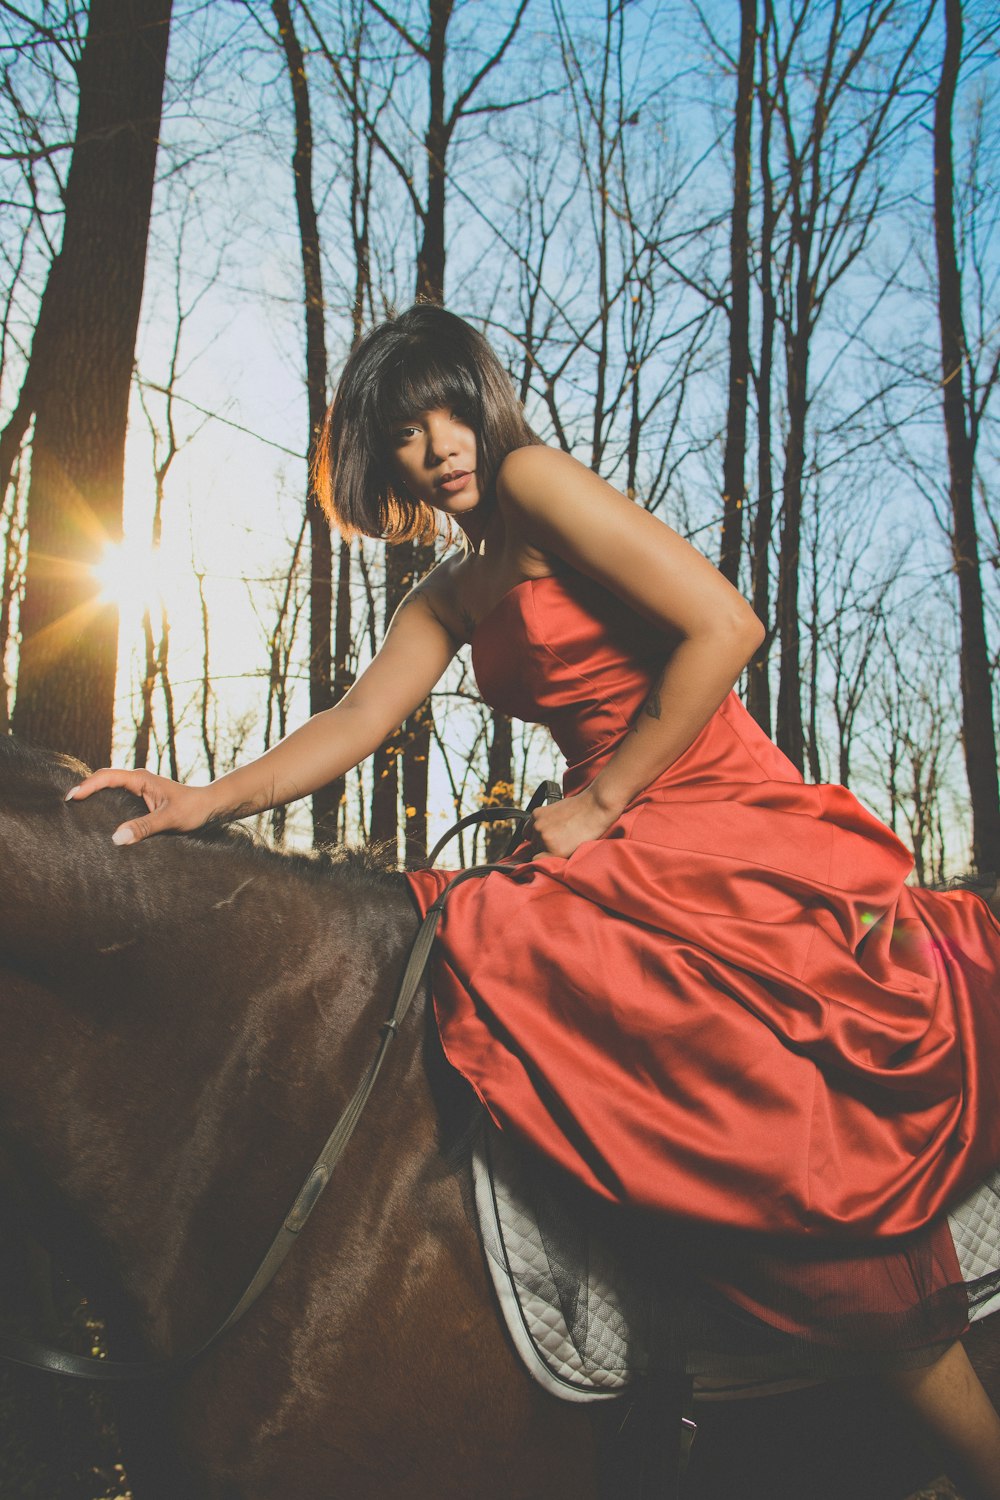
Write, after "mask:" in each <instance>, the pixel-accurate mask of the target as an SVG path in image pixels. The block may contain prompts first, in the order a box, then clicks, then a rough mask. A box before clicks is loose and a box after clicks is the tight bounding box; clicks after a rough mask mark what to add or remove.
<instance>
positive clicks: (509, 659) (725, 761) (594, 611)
mask: <svg viewBox="0 0 1000 1500" xmlns="http://www.w3.org/2000/svg"><path fill="white" fill-rule="evenodd" d="M672 644H673V643H672V642H671V640H670V639H669V637H668V636H666V635H665V634H664V632H663V631H662V630H660V629H658V628H657V627H656V626H654V625H652V624H649V623H648V622H647V621H645V620H644V619H643V618H642V617H641V616H640V615H638V614H636V612H635V611H634V610H633V609H631V608H629V606H628V605H626V604H624V603H623V602H622V601H621V600H620V599H618V598H617V597H616V596H615V595H614V594H612V593H609V592H608V590H607V589H604V588H602V587H601V586H600V584H598V583H595V582H594V581H593V580H592V579H590V578H586V577H584V576H583V575H581V574H579V573H569V572H567V573H553V574H546V575H544V576H542V577H540V578H528V579H524V580H523V581H522V582H521V583H519V584H516V585H515V586H514V588H512V589H511V590H510V591H509V592H508V593H506V594H504V595H503V596H502V597H501V599H500V600H499V602H498V603H497V604H496V605H495V606H494V608H493V609H491V610H490V611H489V613H488V614H486V615H485V616H484V617H483V619H482V620H480V622H479V624H478V626H477V627H476V630H475V633H474V635H473V638H472V663H473V668H474V670H475V674H476V682H477V683H478V685H479V691H480V692H481V694H482V696H483V697H484V698H485V700H486V702H487V703H489V704H490V706H491V707H492V708H495V709H499V710H500V711H501V712H502V713H507V714H510V715H512V716H513V717H514V718H516V719H521V720H523V721H525V722H526V723H530V724H545V725H546V726H547V728H548V729H549V730H550V732H551V734H552V737H553V739H554V740H555V742H556V744H557V745H558V747H559V749H560V751H561V752H562V754H563V755H564V756H565V758H566V762H567V771H566V775H565V778H564V784H565V789H566V792H567V793H568V794H572V793H573V792H577V791H579V790H580V789H581V787H583V786H586V784H587V782H588V781H590V780H591V778H592V777H593V776H594V775H596V773H597V771H598V770H599V769H600V768H601V766H602V765H603V764H604V762H605V761H606V760H607V758H608V756H609V755H610V754H611V753H612V752H613V750H614V749H615V747H616V746H617V745H618V743H619V741H620V740H621V738H622V736H623V735H625V734H627V733H628V731H629V730H630V728H631V727H632V725H633V724H634V723H635V721H636V719H637V717H638V715H639V714H640V713H641V711H642V705H643V703H644V702H645V701H646V699H647V696H648V694H649V692H650V689H651V687H653V685H654V683H655V681H656V679H657V677H658V675H659V673H660V670H661V669H662V666H663V663H664V661H665V660H666V659H667V657H668V655H669V653H670V650H671V648H672ZM748 777H749V779H750V780H753V781H761V780H767V781H779V782H787V781H792V782H796V783H800V782H801V779H802V778H801V777H800V776H799V774H798V772H797V771H796V770H795V768H794V766H793V765H792V764H791V762H790V761H789V760H788V759H787V758H786V757H785V756H784V755H783V754H782V753H781V752H780V751H779V750H778V748H777V746H776V745H774V743H773V742H772V741H771V740H770V739H769V738H768V737H767V735H765V734H764V733H763V732H762V731H761V730H760V729H759V727H758V726H757V724H756V723H755V722H754V720H753V719H752V718H751V717H750V715H749V714H748V713H747V712H746V710H745V709H744V707H743V705H742V704H741V703H740V701H739V699H738V698H737V697H736V696H735V694H730V695H729V696H728V697H727V699H726V700H725V702H724V703H723V704H722V706H721V707H720V708H719V710H718V712H717V713H716V714H715V715H714V716H713V718H712V720H711V721H710V722H709V724H707V725H706V727H705V729H704V730H703V731H702V732H701V734H700V735H699V736H698V738H697V739H696V740H695V742H694V744H692V745H691V747H690V748H689V749H688V750H687V751H685V753H684V754H683V755H681V756H680V757H679V758H678V759H677V760H676V761H675V762H674V764H673V765H672V766H671V767H670V768H669V770H668V771H666V772H665V773H664V774H663V775H662V776H661V777H658V778H657V781H656V783H655V784H654V789H661V790H662V789H665V788H666V787H668V786H671V785H673V786H680V785H690V784H691V783H692V781H694V782H697V783H698V785H699V786H701V787H703V788H704V787H705V786H706V784H709V783H712V782H714V783H716V785H717V786H718V787H720V788H721V787H723V786H726V785H732V784H733V783H734V782H737V781H739V782H743V781H746V780H747V779H748Z"/></svg>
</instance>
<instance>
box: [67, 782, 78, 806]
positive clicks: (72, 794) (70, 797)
mask: <svg viewBox="0 0 1000 1500" xmlns="http://www.w3.org/2000/svg"><path fill="white" fill-rule="evenodd" d="M79 790H80V788H79V787H78V786H71V787H70V789H69V791H68V792H67V793H66V801H67V802H75V801H76V794H77V792H78V791H79Z"/></svg>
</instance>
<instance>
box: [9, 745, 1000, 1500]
mask: <svg viewBox="0 0 1000 1500" xmlns="http://www.w3.org/2000/svg"><path fill="white" fill-rule="evenodd" d="M83 774H84V768H83V767H81V766H80V765H78V764H77V763H76V762H74V761H71V760H69V759H68V758H66V757H63V756H58V755H55V754H50V753H48V752H41V751H32V750H28V749H26V748H24V747H22V746H20V745H18V744H17V743H16V742H15V741H14V740H13V739H11V738H9V737H0V877H2V881H3V895H2V901H0V1025H2V1036H3V1045H2V1047H0V1191H2V1194H3V1199H4V1201H5V1202H10V1201H16V1203H17V1204H18V1205H19V1208H20V1209H21V1210H22V1211H23V1212H24V1213H25V1214H26V1215H28V1217H29V1220H30V1223H31V1225H32V1228H33V1232H34V1233H35V1235H36V1236H37V1238H38V1239H39V1240H40V1241H41V1242H42V1243H44V1244H46V1245H48V1246H49V1247H50V1248H51V1249H52V1251H53V1253H54V1254H55V1255H56V1257H57V1259H58V1261H59V1263H60V1265H61V1267H62V1268H63V1269H65V1270H66V1271H67V1272H68V1273H69V1274H71V1275H72V1277H73V1279H74V1281H75V1282H76V1283H77V1284H78V1285H80V1286H82V1287H83V1288H85V1289H86V1290H87V1292H88V1295H92V1296H94V1298H95V1299H96V1301H97V1302H98V1305H99V1306H100V1307H101V1308H102V1311H103V1313H104V1315H105V1316H106V1322H107V1328H108V1333H109V1338H110V1343H111V1350H112V1353H113V1354H114V1355H115V1356H116V1357H122V1356H124V1357H131V1358H134V1357H143V1358H151V1359H159V1360H166V1359H170V1358H171V1357H173V1356H177V1355H182V1354H184V1353H185V1352H186V1351H188V1350H191V1349H193V1348H197V1347H198V1346H199V1345H200V1343H201V1342H202V1341H203V1340H204V1338H205V1337H206V1335H207V1334H208V1333H209V1331H210V1330H211V1329H213V1328H214V1327H215V1326H216V1325H217V1324H218V1323H219V1322H220V1321H221V1320H222V1318H223V1317H224V1316H225V1314H226V1313H227V1312H228V1310H229V1309H230V1307H231V1306H232V1304H233V1303H234V1301H235V1300H236V1298H237V1296H238V1295H239V1294H240V1292H241V1291H242V1290H243V1288H244V1286H245V1285H246V1284H247V1282H248V1281H249V1280H250V1278H251V1276H252V1275H253V1272H254V1270H255V1268H256V1266H257V1264H258V1262H259V1260H260V1258H261V1256H262V1254H263V1253H264V1251H265V1250H266V1248H267V1246H268V1244H269V1243H270V1241H271V1238H272V1236H273V1234H274V1231H275V1229H276V1228H277V1226H278V1225H279V1224H280V1223H281V1222H282V1220H283V1218H284V1216H285V1214H286V1213H287V1211H288V1208H289V1204H290V1202H291V1200H292V1198H293V1197H294V1195H295V1193H296V1192H297V1190H298V1188H299V1186H300V1184H301V1183H302V1181H303V1179H304V1178H305V1176H306V1174H307V1173H308V1171H309V1169H310V1167H311V1166H312V1163H313V1161H314V1159H315V1157H316V1153H317V1150H318V1149H319V1147H320V1146H321V1145H322V1144H323V1142H324V1140H325V1138H326V1135H327V1133H328V1132H329V1130H330V1127H331V1125H332V1123H333V1122H334V1121H335V1120H336V1118H337V1117H338V1115H339V1114H340V1112H341V1110H342V1109H343V1107H344V1105H345V1103H346V1101H347V1100H348V1099H349V1098H350V1096H351V1094H352V1093H353V1091H354V1088H355V1086H356V1084H357V1082H358V1080H359V1079H360V1078H361V1076H362V1075H363V1073H364V1071H365V1068H366V1066H367V1065H368V1063H369V1062H370V1060H371V1057H372V1054H373V1052H374V1049H375V1046H376V1043H377V1039H378V1035H379V1029H380V1025H381V1023H382V1022H383V1020H384V1018H385V1016H386V1015H387V1014H388V1012H389V1010H390V1007H391V1003H392V999H393V996H394V994H395V992H396V988H397V985H398V982H399V979H400V975H401V973H402V970H403V968H404V966H405V963H406V959H407V955H408V953H409V950H410V947H411V944H412V941H413V938H414V935H415V933H416V931H417V925H418V924H417V917H416V914H415V911H414V908H413V906H412V904H411V901H410V898H409V896H408V894H407V889H406V886H405V882H404V880H403V878H402V877H401V876H400V875H399V874H398V873H395V872H392V871H387V870H385V869H384V868H381V867H380V866H379V865H378V863H377V862H375V861H373V860H372V859H371V858H370V857H366V856H364V855H360V854H358V855H353V856H348V855H345V854H343V853H337V852H333V853H329V854H295V853H287V852H278V851H275V850H274V849H272V848H270V847H268V846H266V845H264V844H261V843H259V842H257V841H255V840H253V839H251V838H250V837H249V836H248V835H245V834H242V833H241V832H240V831H239V830H237V829H216V830H209V831H206V832H202V833H199V834H197V835H184V836H165V837H160V838H156V839H152V840H149V841H148V842H145V843H142V844H140V845H138V846H137V847H134V848H132V849H125V850H120V849H116V848H115V847H114V846H113V845H112V844H111V841H110V835H111V832H112V830H113V829H114V828H115V827H116V826H117V824H118V823H120V822H121V821H122V820H123V819H124V818H127V817H131V816H135V813H136V803H135V801H134V799H132V798H131V797H129V796H128V795H127V794H126V793H123V792H117V791H115V792H112V791H108V792H103V793H100V794H98V795H96V796H94V797H93V798H90V799H88V800H86V801H85V802H82V803H74V804H72V805H67V803H66V801H65V794H66V792H67V791H68V789H69V788H70V787H71V786H72V785H74V784H75V783H76V782H77V781H78V780H79V779H80V777H81V776H82V775H83ZM474 1108H475V1106H474V1101H473V1100H472V1096H471V1092H470V1091H469V1090H468V1088H467V1086H466V1085H465V1084H464V1082H463V1081H462V1080H461V1079H459V1078H458V1076H457V1075H456V1074H454V1073H453V1072H452V1071H451V1069H450V1068H449V1067H448V1065H447V1063H446V1062H445V1060H444V1058H443V1055H442V1053H441V1050H440V1044H439V1042H438V1040H437V1032H436V1028H435V1027H434V1026H433V1024H429V1000H428V996H427V994H426V992H425V991H424V990H421V992H420V993H419V994H418V996H417V999H416V1000H415V1002H414V1006H413V1008H412V1010H411V1011H410V1014H409V1016H408V1017H407V1019H406V1022H405V1024H404V1025H403V1026H402V1027H401V1028H400V1032H399V1035H398V1037H397V1039H396V1041H395V1043H394V1046H393V1048H392V1050H391V1051H390V1053H389V1056H388V1060H387V1062H386V1066H385V1068H384V1070H383V1072H382V1075H381V1077H380V1079H379V1081H378V1084H377V1086H376V1089H375V1091H374V1093H373V1095H372V1097H371V1099H370V1101H369V1103H368V1105H367V1108H366V1110H365V1112H364V1114H363V1115H362V1117H361V1120H360V1123H359V1125H358V1128H357V1132H356V1134H355V1136H354V1137H353V1139H352V1140H351V1143H350V1145H349V1147H348V1149H347V1151H346V1153H345V1155H344V1157H343V1159H342V1160H341V1161H340V1163H339V1164H338V1166H337V1168H336V1170H335V1172H334V1174H333V1178H332V1181H331V1184H330V1186H329V1187H328V1188H327V1190H326V1193H325V1194H324V1196H323V1197H322V1198H321V1199H320V1201H319V1203H318V1206H317V1207H316V1210H315V1212H314V1213H313V1215H312V1217H311V1218H310V1220H309V1222H308V1224H307V1226H306V1227H305V1229H304V1230H303V1231H302V1233H301V1235H300V1236H299V1240H298V1243H297V1244H296V1245H295V1248H294V1250H293V1251H292V1253H291V1254H290V1256H289V1257H288V1259H287V1260H286V1261H285V1262H284V1264H283V1266H282V1268H281V1271H280V1273H279V1275H278V1276H277V1277H276V1278H275V1280H274V1281H273V1282H272V1283H271V1285H270V1286H269V1287H268V1288H267V1290H266V1292H265V1293H264V1295H263V1296H262V1297H261V1298H260V1300H259V1301H257V1302H256V1303H255V1304H254V1306H253V1307H252V1309H251V1310H250V1311H249V1312H248V1313H247V1314H246V1315H245V1317H244V1318H243V1319H242V1320H241V1321H240V1322H239V1323H237V1324H236V1326H235V1327H234V1328H232V1329H231V1330H230V1331H229V1332H228V1333H226V1335H225V1336H224V1337H223V1338H222V1339H221V1340H219V1341H218V1342H217V1343H215V1344H214V1345H213V1346H212V1347H211V1348H210V1349H209V1350H208V1352H207V1353H205V1354H204V1355H203V1356H202V1357H201V1358H200V1359H198V1360H196V1361H195V1362H194V1363H193V1364H191V1365H189V1366H186V1367H184V1368H181V1369H179V1370H177V1371H176V1372H175V1373H173V1374H172V1375H170V1376H169V1377H168V1378H166V1379H163V1380H160V1381H156V1382H151V1383H148V1384H143V1385H141V1386H135V1387H130V1388H127V1389H124V1390H123V1391H122V1392H121V1393H120V1394H119V1396H118V1399H117V1410H118V1418H119V1427H120V1431H121V1435H122V1442H123V1449H124V1457H125V1461H126V1466H127V1469H128V1474H129V1478H130V1482H131V1485H132V1487H133V1491H134V1494H135V1496H136V1500H177V1497H178V1496H181V1495H183V1496H184V1497H185V1500H278V1497H279V1496H280V1497H284V1496H285V1495H288V1494H293V1495H295V1496H297V1497H298V1500H338V1497H344V1500H348V1497H349V1500H404V1497H405V1500H432V1497H433V1500H473V1497H474V1500H563V1497H566V1500H569V1497H570V1496H572V1497H573V1500H598V1495H599V1493H600V1494H607V1492H608V1491H607V1483H606V1475H605V1480H604V1481H602V1480H601V1478H600V1477H599V1474H600V1468H601V1458H600V1439H601V1419H600V1418H596V1419H595V1418H594V1417H592V1416H591V1414H590V1412H589V1411H588V1410H587V1409H586V1408H584V1407H581V1406H579V1405H573V1404H569V1403H565V1402H561V1401H559V1400H557V1399H555V1398H554V1397H553V1396H551V1395H549V1394H548V1393H547V1392H546V1391H544V1390H543V1389H542V1388H541V1387H540V1386H538V1385H537V1384H535V1382H534V1381H533V1380H532V1379H531V1378H530V1376H529V1375H528V1374H527V1372H526V1371H525V1370H524V1368H523V1367H522V1365H521V1364H520V1363H519V1361H518V1359H517V1357H516V1356H515V1354H514V1352H513V1351H512V1349H511V1347H510V1345H509V1343H508V1341H507V1338H506V1336H505V1334H504V1333H503V1332H502V1330H501V1327H500V1324H499V1321H498V1317H497V1313H496V1309H495V1304H494V1299H493V1293H492V1289H491V1286H490V1284H489V1279H488V1275H487V1270H486V1267H485V1263H484V1256H483V1251H482V1248H481V1245H480V1242H479V1238H478V1233H477V1229H476V1225H475V1216H474V1212H473V1208H472V1202H471V1193H470V1184H469V1173H468V1164H467V1157H468V1149H467V1148H468V1140H469V1133H470V1127H471V1126H472V1125H473V1124H474V1121H475V1114H474ZM995 1321H998V1322H1000V1320H995ZM993 1347H994V1348H995V1347H996V1343H995V1340H994V1343H993ZM753 1404H754V1405H756V1404H757V1403H753ZM606 1425H607V1424H606V1422H605V1426H606ZM696 1451H697V1445H696ZM693 1467H695V1468H697V1465H694V1466H693ZM745 1492H746V1493H750V1491H749V1490H747V1491H745ZM619 1493H620V1494H621V1495H622V1496H624V1495H625V1494H626V1493H627V1494H630V1495H631V1494H632V1493H633V1492H632V1491H626V1490H621V1491H620V1492H619ZM693 1493H695V1494H697V1493H699V1492H698V1491H697V1490H695V1491H694V1492H693ZM704 1493H705V1494H708V1491H707V1490H706V1491H704ZM815 1493H818V1490H816V1491H815Z"/></svg>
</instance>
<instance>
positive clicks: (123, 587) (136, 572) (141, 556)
mask: <svg viewBox="0 0 1000 1500" xmlns="http://www.w3.org/2000/svg"><path fill="white" fill-rule="evenodd" d="M93 573H94V577H95V578H96V579H97V582H98V584H99V585H100V594H99V597H100V599H101V601H102V603H104V604H113V605H115V606H116V608H117V609H118V612H119V614H120V615H121V616H122V618H123V619H128V620H136V621H137V620H140V619H141V618H142V616H143V615H144V614H145V612H146V611H147V610H149V611H150V613H153V612H155V611H157V610H158V609H159V607H160V603H161V599H162V562H161V557H160V553H159V551H158V550H157V549H156V548H154V547H151V546H150V545H149V543H148V542H145V543H143V542H137V541H134V540H133V539H132V538H130V537H124V538H123V539H122V540H121V541H120V542H108V543H107V544H106V546H105V548H104V551H103V552H102V553H101V556H100V557H99V558H98V560H97V562H96V563H94V565H93Z"/></svg>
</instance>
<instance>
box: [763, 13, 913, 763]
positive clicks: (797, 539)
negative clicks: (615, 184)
mask: <svg viewBox="0 0 1000 1500" xmlns="http://www.w3.org/2000/svg"><path fill="white" fill-rule="evenodd" d="M765 3H766V15H767V32H768V36H769V39H770V47H771V66H772V69H773V74H772V77H773V84H772V87H773V101H774V103H773V109H774V118H775V119H776V120H777V121H778V122H779V128H780V130H781V134H782V144H783V149H784V159H785V174H784V180H783V184H782V188H783V214H784V244H783V247H782V249H781V251H780V254H781V257H782V259H781V271H780V275H781V282H780V286H781V293H782V295H781V298H780V301H779V304H778V316H779V320H780V323H781V327H782V332H783V336H784V354H785V401H786V423H787V425H786V434H785V442H784V472H783V478H782V511H781V533H780V542H779V556H778V595H777V619H776V625H777V630H778V633H779V635H780V641H781V660H780V675H779V683H778V704H777V740H778V744H779V745H780V747H781V748H782V749H783V750H784V751H785V753H786V755H788V757H789V759H790V760H791V761H792V763H793V764H794V765H796V766H797V767H799V769H800V770H801V769H802V767H803V751H804V739H803V726H802V701H801V700H802V694H801V661H800V610H799V572H800V549H801V536H802V515H803V497H804V485H803V481H804V476H805V458H806V429H807V422H808V417H809V407H810V399H811V393H810V355H811V350H812V344H813V335H814V333H815V330H816V327H817V324H818V323H819V320H820V318H821V316H822V313H823V310H824V305H825V304H826V302H827V300H828V298H829V294H830V292H831V291H832V290H833V288H834V287H836V286H837V285H838V284H839V283H840V282H841V281H842V280H843V278H844V277H845V275H846V274H847V273H848V272H849V271H850V269H851V267H852V266H854V265H855V263H856V262H857V261H858V258H859V257H860V256H861V254H862V253H863V251H864V250H865V247H866V245H867V244H868V241H869V238H870V236H871V233H872V230H873V228H874V226H875V224H876V222H877V215H878V210H879V207H880V203H881V199H882V188H881V184H880V182H879V179H878V176H877V173H876V172H875V170H874V168H875V166H876V164H877V162H878V160H879V156H880V153H882V152H883V151H884V150H885V148H886V147H887V145H888V144H889V143H890V142H892V141H893V140H897V139H898V138H899V136H900V134H901V132H902V131H903V129H904V128H905V126H906V125H907V124H908V122H909V120H910V119H912V117H913V114H914V111H915V109H916V105H915V104H913V103H912V102H910V101H909V100H907V99H905V97H904V96H905V84H906V82H907V80H908V78H909V76H910V74H911V72H912V70H913V67H914V61H913V60H914V53H915V51H916V49H917V46H918V44H919V42H920V40H921V38H922V36H923V34H924V32H925V30H926V28H927V26H928V24H929V22H930V18H931V15H932V12H933V6H932V5H927V6H926V7H925V8H924V11H923V13H922V14H921V15H920V16H919V18H918V20H917V23H916V24H915V25H914V26H913V27H912V28H911V29H910V31H909V34H908V35H906V36H905V38H904V41H903V44H902V46H900V47H899V48H898V50H897V53H896V56H895V58H894V60H893V61H891V62H890V63H889V65H888V67H886V68H885V69H884V76H883V79H882V81H881V84H880V88H879V90H878V94H877V97H876V100H875V103H874V108H872V107H870V104H869V100H868V97H867V93H866V95H865V99H864V104H863V105H862V103H861V100H860V99H859V98H858V97H857V95H856V93H855V90H856V88H857V87H858V86H859V85H860V82H861V78H860V75H861V72H862V70H863V69H868V68H874V67H876V66H877V65H879V59H878V57H877V55H876V47H877V45H878V44H879V43H881V42H885V43H886V44H888V39H889V37H890V35H891V34H892V28H893V27H894V25H895V22H896V19H897V14H896V12H897V10H898V7H897V6H895V5H894V4H893V3H891V0H890V3H887V4H884V5H882V6H879V7H874V6H870V7H868V8H867V9H866V10H864V11H863V12H860V13H858V12H849V11H848V10H847V9H845V8H844V7H843V6H841V5H839V4H836V5H834V6H832V7H829V8H827V9H825V10H823V11H822V12H820V11H818V10H817V7H816V6H815V5H810V4H809V3H806V4H803V5H801V6H800V7H799V8H798V10H797V11H796V12H795V13H794V15H793V17H792V19H791V23H790V26H789V30H788V35H787V38H786V37H784V36H783V34H782V31H781V28H780V24H779V18H778V16H777V13H776V9H775V5H774V3H773V0H765ZM827 16H828V18H829V19H828V21H827V22H826V26H825V34H824V31H823V20H825V19H826V17H827ZM819 17H822V19H821V20H819V27H818V35H817V39H816V43H815V53H813V41H812V33H811V29H810V28H811V25H812V23H813V22H814V21H816V20H817V19H818V18H819ZM796 69H802V70H803V85H804V87H805V91H806V98H805V100H803V99H801V98H800V97H799V96H798V94H797V91H796V83H797V78H796Z"/></svg>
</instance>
